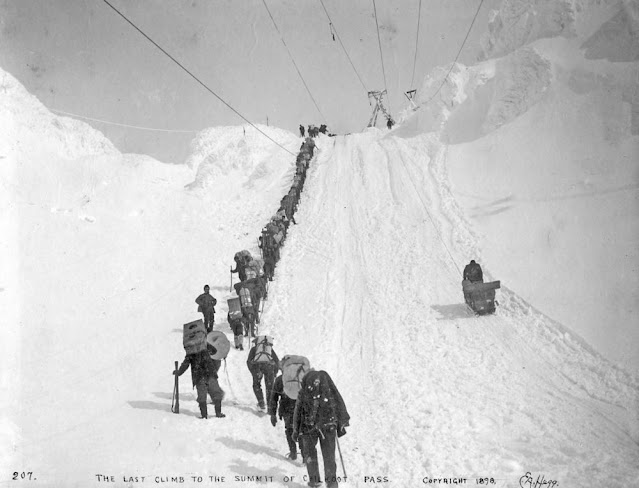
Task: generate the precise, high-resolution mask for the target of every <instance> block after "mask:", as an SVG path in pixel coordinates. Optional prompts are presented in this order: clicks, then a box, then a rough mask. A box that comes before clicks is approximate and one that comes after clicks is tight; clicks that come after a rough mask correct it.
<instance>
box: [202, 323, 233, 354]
mask: <svg viewBox="0 0 639 488" xmlns="http://www.w3.org/2000/svg"><path fill="white" fill-rule="evenodd" d="M206 342H208V343H209V344H211V345H212V346H213V347H214V348H215V349H217V352H216V353H215V354H213V355H212V356H211V357H212V358H213V359H226V356H228V354H229V350H230V349H231V343H230V342H229V340H228V338H227V337H226V334H225V333H224V332H222V331H219V330H214V331H212V332H209V333H208V335H207V336H206Z"/></svg>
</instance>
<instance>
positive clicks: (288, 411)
mask: <svg viewBox="0 0 639 488" xmlns="http://www.w3.org/2000/svg"><path fill="white" fill-rule="evenodd" d="M278 402H279V405H280V406H279V410H278V408H277V404H278ZM268 413H269V414H270V415H275V414H276V413H277V414H278V415H279V417H280V418H284V417H293V414H294V413H295V400H293V399H292V398H290V397H289V396H288V395H287V394H286V393H284V380H283V379H282V375H279V376H278V377H277V378H275V382H274V383H273V389H272V390H271V398H269V401H268Z"/></svg>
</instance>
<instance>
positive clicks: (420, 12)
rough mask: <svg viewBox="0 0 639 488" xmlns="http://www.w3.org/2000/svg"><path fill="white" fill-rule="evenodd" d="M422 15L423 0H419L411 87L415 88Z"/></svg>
mask: <svg viewBox="0 0 639 488" xmlns="http://www.w3.org/2000/svg"><path fill="white" fill-rule="evenodd" d="M421 17H422V0H419V10H418V12H417V34H416V35H415V57H414V58H413V75H412V76H411V78H410V88H411V90H412V88H413V82H414V81H415V66H417V48H418V46H419V21H420V19H421Z"/></svg>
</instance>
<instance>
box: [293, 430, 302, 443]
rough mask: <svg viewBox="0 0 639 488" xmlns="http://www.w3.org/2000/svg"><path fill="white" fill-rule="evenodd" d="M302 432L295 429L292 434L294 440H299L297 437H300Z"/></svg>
mask: <svg viewBox="0 0 639 488" xmlns="http://www.w3.org/2000/svg"><path fill="white" fill-rule="evenodd" d="M299 436H300V433H299V432H298V431H296V430H294V431H293V433H292V434H291V438H292V439H293V442H297V439H298V438H299Z"/></svg>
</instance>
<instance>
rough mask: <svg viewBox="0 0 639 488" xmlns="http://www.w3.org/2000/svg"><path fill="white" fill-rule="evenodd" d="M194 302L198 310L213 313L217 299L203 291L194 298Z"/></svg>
mask: <svg viewBox="0 0 639 488" xmlns="http://www.w3.org/2000/svg"><path fill="white" fill-rule="evenodd" d="M195 303H197V304H198V309H197V311H198V312H206V311H211V312H213V313H215V305H217V300H216V299H215V298H214V297H213V296H211V295H210V294H209V293H207V292H204V293H202V294H201V295H200V296H199V297H197V298H196V299H195Z"/></svg>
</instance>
